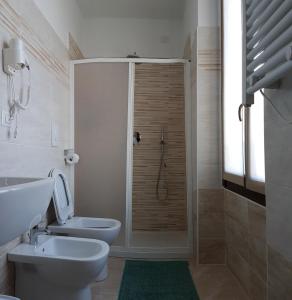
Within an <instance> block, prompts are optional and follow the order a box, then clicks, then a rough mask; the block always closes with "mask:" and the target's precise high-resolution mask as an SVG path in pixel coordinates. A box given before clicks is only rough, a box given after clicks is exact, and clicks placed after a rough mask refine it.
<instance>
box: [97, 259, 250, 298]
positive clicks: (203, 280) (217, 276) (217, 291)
mask: <svg viewBox="0 0 292 300" xmlns="http://www.w3.org/2000/svg"><path fill="white" fill-rule="evenodd" d="M123 267H124V259H121V258H110V259H109V277H108V278H107V279H106V280H105V281H104V282H99V283H95V284H94V285H93V287H92V290H93V295H94V297H93V300H116V299H117V298H118V292H119V287H120V283H121V279H122V273H123ZM190 268H191V273H192V276H193V279H194V282H195V284H196V287H197V290H198V293H199V295H200V300H248V296H247V295H246V293H245V292H244V290H243V289H242V288H241V286H240V285H239V283H238V281H237V279H236V278H235V277H234V276H233V274H232V273H231V272H230V271H229V270H228V268H227V267H226V266H220V265H218V266H215V265H214V266H211V265H200V266H195V265H194V264H193V263H192V261H190Z"/></svg>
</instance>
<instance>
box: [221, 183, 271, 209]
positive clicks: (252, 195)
mask: <svg viewBox="0 0 292 300" xmlns="http://www.w3.org/2000/svg"><path fill="white" fill-rule="evenodd" d="M223 187H224V188H226V189H227V190H229V191H231V192H234V193H236V194H239V195H241V196H243V197H245V198H248V199H249V200H251V201H253V202H255V203H257V204H259V205H262V206H264V207H265V206H266V196H265V195H264V194H260V193H257V192H254V191H251V190H248V189H246V188H244V187H243V186H240V185H238V184H235V183H232V182H230V181H227V180H223Z"/></svg>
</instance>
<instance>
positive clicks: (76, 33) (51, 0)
mask: <svg viewBox="0 0 292 300" xmlns="http://www.w3.org/2000/svg"><path fill="white" fill-rule="evenodd" d="M34 2H35V4H36V5H37V6H38V8H39V9H40V11H41V12H42V14H43V15H44V16H45V18H46V19H47V20H48V22H49V23H50V24H51V26H52V27H53V29H54V30H55V31H56V33H57V35H58V36H59V37H60V39H61V40H62V42H63V43H64V45H65V46H66V47H67V48H68V33H69V32H71V34H72V35H73V37H74V39H75V40H76V42H77V43H79V42H80V27H81V19H82V16H81V12H80V9H79V7H78V5H77V3H76V0H34Z"/></svg>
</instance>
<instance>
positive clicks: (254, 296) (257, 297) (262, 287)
mask: <svg viewBox="0 0 292 300" xmlns="http://www.w3.org/2000/svg"><path fill="white" fill-rule="evenodd" d="M249 295H250V299H251V300H266V299H267V285H266V282H265V281H262V280H261V279H260V278H259V277H258V275H257V274H256V273H255V272H253V271H250V290H249Z"/></svg>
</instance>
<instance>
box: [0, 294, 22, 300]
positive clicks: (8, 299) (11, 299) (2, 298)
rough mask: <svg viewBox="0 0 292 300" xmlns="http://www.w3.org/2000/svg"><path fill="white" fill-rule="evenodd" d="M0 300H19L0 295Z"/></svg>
mask: <svg viewBox="0 0 292 300" xmlns="http://www.w3.org/2000/svg"><path fill="white" fill-rule="evenodd" d="M0 300H20V299H19V298H15V297H12V296H5V295H0Z"/></svg>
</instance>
